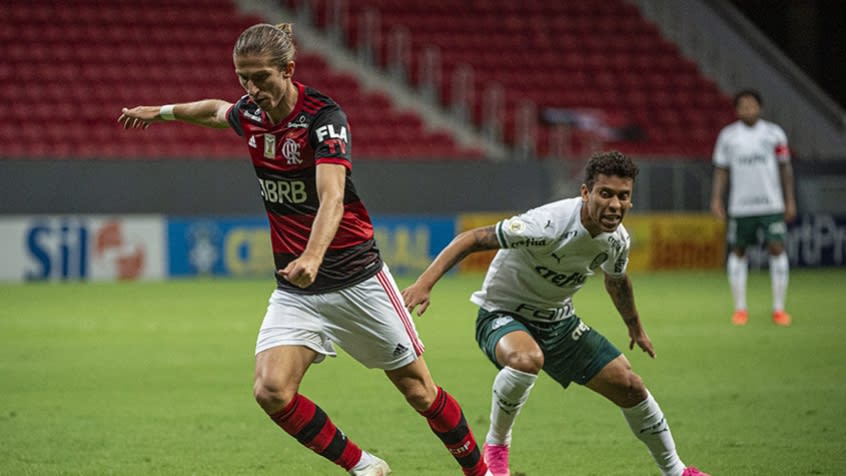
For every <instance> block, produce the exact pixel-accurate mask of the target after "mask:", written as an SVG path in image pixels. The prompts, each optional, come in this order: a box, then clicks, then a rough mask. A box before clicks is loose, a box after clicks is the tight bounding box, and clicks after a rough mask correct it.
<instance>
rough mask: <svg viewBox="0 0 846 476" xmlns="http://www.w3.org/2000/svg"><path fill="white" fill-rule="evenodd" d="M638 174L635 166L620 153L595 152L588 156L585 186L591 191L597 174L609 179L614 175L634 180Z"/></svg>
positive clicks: (611, 151)
mask: <svg viewBox="0 0 846 476" xmlns="http://www.w3.org/2000/svg"><path fill="white" fill-rule="evenodd" d="M638 172H639V169H638V167H637V164H635V163H634V162H632V159H630V158H629V157H628V156H627V155H625V154H623V153H622V152H618V151H616V150H609V151H607V152H596V153H594V154H593V155H591V156H590V159H588V163H587V165H586V166H585V185H587V188H588V190H593V183H594V182H595V181H596V178H597V176H599V174H603V175H607V176H609V177H610V176H612V175H616V176H617V177H622V178H630V179H632V180H634V179H635V177H637V173H638Z"/></svg>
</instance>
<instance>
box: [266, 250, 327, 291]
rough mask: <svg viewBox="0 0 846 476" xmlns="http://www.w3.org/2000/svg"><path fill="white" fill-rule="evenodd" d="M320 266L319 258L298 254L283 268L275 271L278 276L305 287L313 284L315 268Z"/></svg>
mask: <svg viewBox="0 0 846 476" xmlns="http://www.w3.org/2000/svg"><path fill="white" fill-rule="evenodd" d="M319 268H320V260H316V259H312V258H308V257H305V256H300V257H299V258H297V259H295V260H294V261H291V262H290V263H288V266H285V268H284V269H280V270H279V271H277V272H276V274H278V275H279V276H280V277H282V278H283V279H284V280H286V281H288V282H289V283H291V284H293V285H294V286H296V287H298V288H303V289H305V288H307V287H309V286H311V285H312V284H314V280H315V279H317V270H318V269H319Z"/></svg>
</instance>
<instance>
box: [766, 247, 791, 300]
mask: <svg viewBox="0 0 846 476" xmlns="http://www.w3.org/2000/svg"><path fill="white" fill-rule="evenodd" d="M789 279H790V262H789V261H788V260H787V253H782V254H780V255H778V256H772V255H770V281H771V282H772V286H773V311H783V310H784V299H785V295H786V294H787V282H788V281H789Z"/></svg>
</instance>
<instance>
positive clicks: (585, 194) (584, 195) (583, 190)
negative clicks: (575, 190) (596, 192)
mask: <svg viewBox="0 0 846 476" xmlns="http://www.w3.org/2000/svg"><path fill="white" fill-rule="evenodd" d="M579 193H580V194H581V196H582V201H583V202H587V199H588V195H590V190H588V186H587V185H585V184H582V186H581V187H579Z"/></svg>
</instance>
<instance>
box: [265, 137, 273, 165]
mask: <svg viewBox="0 0 846 476" xmlns="http://www.w3.org/2000/svg"><path fill="white" fill-rule="evenodd" d="M264 157H265V158H266V159H272V158H274V157H276V136H275V135H273V134H265V135H264Z"/></svg>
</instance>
